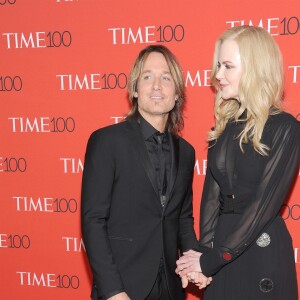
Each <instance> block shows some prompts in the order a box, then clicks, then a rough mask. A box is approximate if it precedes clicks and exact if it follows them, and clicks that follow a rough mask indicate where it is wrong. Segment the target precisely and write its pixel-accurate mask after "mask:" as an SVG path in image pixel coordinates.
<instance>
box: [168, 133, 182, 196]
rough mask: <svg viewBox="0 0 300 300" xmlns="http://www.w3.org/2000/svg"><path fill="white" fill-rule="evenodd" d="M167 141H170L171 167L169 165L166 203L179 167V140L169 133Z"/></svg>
mask: <svg viewBox="0 0 300 300" xmlns="http://www.w3.org/2000/svg"><path fill="white" fill-rule="evenodd" d="M169 141H170V149H171V157H172V165H171V172H170V179H169V183H168V189H167V201H168V200H169V199H170V197H171V194H172V191H173V187H174V183H175V180H176V177H177V173H178V166H179V138H178V136H175V135H172V134H171V133H170V132H169Z"/></svg>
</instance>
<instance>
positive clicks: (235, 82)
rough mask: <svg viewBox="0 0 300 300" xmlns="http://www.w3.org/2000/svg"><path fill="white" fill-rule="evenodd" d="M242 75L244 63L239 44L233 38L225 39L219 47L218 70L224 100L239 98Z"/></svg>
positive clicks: (217, 76)
mask: <svg viewBox="0 0 300 300" xmlns="http://www.w3.org/2000/svg"><path fill="white" fill-rule="evenodd" d="M241 75H242V64H241V58H240V50H239V46H238V44H237V42H236V41H235V40H233V39H228V40H225V41H223V42H222V44H221V46H220V49H219V57H218V72H217V75H216V78H217V79H218V80H219V85H220V90H221V95H222V98H223V99H224V100H227V99H237V100H239V82H240V79H241Z"/></svg>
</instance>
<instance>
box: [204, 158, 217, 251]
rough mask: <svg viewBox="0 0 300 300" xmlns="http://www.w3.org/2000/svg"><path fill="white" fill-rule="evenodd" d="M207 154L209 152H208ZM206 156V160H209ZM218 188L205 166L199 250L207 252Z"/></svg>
mask: <svg viewBox="0 0 300 300" xmlns="http://www.w3.org/2000/svg"><path fill="white" fill-rule="evenodd" d="M208 156H209V154H208ZM209 160H210V159H209V157H208V161H209ZM219 195H220V188H219V185H218V183H217V182H216V181H215V179H214V178H213V175H212V173H211V170H210V168H209V165H208V168H207V173H206V177H205V181H204V187H203V193H202V199H201V206H200V241H199V246H200V252H202V253H204V252H207V250H208V249H210V248H212V246H213V238H214V232H215V227H216V224H217V222H218V217H219V206H220V202H219Z"/></svg>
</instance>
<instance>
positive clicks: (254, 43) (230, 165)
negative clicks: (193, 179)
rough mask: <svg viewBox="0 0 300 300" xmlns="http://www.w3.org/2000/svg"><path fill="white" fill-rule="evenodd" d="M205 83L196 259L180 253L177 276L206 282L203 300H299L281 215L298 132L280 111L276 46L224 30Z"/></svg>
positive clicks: (257, 31) (299, 144)
mask: <svg viewBox="0 0 300 300" xmlns="http://www.w3.org/2000/svg"><path fill="white" fill-rule="evenodd" d="M211 80H212V84H213V86H214V87H215V89H216V98H215V120H216V123H215V128H214V129H213V130H212V131H211V132H210V133H209V142H210V146H209V151H208V166H209V167H208V171H207V175H206V179H205V184H204V190H203V195H202V202H201V214H200V234H201V238H200V241H199V243H200V248H201V249H200V251H201V253H199V252H198V253H197V252H195V251H189V252H187V253H185V255H184V256H182V257H181V259H180V260H179V261H178V262H177V265H178V268H177V273H179V274H180V275H181V276H183V275H185V274H188V273H189V274H190V276H192V275H193V274H194V273H193V272H203V274H204V275H205V276H212V278H213V279H212V282H211V284H210V285H209V286H208V287H207V288H206V290H205V297H204V299H205V300H245V299H251V300H253V299H255V300H260V299H272V300H277V299H278V300H282V299H289V300H297V299H298V297H297V280H296V272H295V262H294V257H293V247H292V241H291V237H290V235H289V233H288V231H287V228H286V226H285V223H284V221H283V219H282V218H281V217H280V215H279V211H280V208H281V205H282V204H283V202H284V200H285V198H286V195H287V193H288V191H289V189H290V187H291V185H292V182H293V178H294V175H295V171H296V169H297V166H298V164H299V153H300V126H299V123H298V122H297V120H296V119H295V118H294V117H292V116H291V115H290V114H288V113H286V112H283V110H282V98H283V66H282V57H281V53H280V50H279V48H278V46H277V44H276V42H275V41H274V40H273V39H272V37H271V36H270V35H269V33H268V32H266V31H265V30H264V29H262V28H258V27H250V26H241V27H234V28H231V29H229V30H227V31H226V32H225V33H223V34H222V35H221V37H220V38H219V39H218V41H217V43H216V48H215V54H214V61H213V70H212V76H211ZM207 283H209V282H207ZM207 283H205V282H204V283H203V285H202V286H201V287H205V286H206V284H207Z"/></svg>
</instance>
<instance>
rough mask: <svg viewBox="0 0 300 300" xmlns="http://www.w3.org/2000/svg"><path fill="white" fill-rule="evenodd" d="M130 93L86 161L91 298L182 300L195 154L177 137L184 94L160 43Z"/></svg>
mask: <svg viewBox="0 0 300 300" xmlns="http://www.w3.org/2000/svg"><path fill="white" fill-rule="evenodd" d="M128 92H129V100H130V102H131V105H132V107H131V110H130V112H129V114H128V116H127V118H126V120H125V121H124V122H122V123H119V124H115V125H112V126H108V127H106V128H102V129H99V130H97V131H95V132H94V133H93V134H92V135H91V137H90V139H89V142H88V146H87V151H86V156H85V165H84V174H83V186H82V233H83V238H84V242H85V246H86V251H87V256H88V259H89V262H90V265H91V268H92V271H93V277H94V284H93V290H92V296H91V297H92V299H93V300H95V299H111V300H112V299H116V300H117V299H118V300H119V299H120V300H121V299H122V300H128V299H132V300H142V299H147V300H152V299H155V300H158V299H161V300H168V299H170V300H179V299H184V292H183V289H182V287H181V282H180V278H179V277H178V276H177V275H176V274H175V268H176V260H177V259H178V254H179V251H178V250H179V249H180V250H181V251H184V250H189V249H197V240H196V236H195V233H194V229H193V223H194V222H193V216H192V179H193V170H194V160H195V152H194V149H193V147H192V146H191V145H190V144H189V143H187V142H186V141H185V140H184V139H182V138H181V137H179V136H178V135H177V133H178V132H179V131H180V130H181V129H182V128H183V117H182V108H183V104H184V100H185V95H184V82H183V78H182V71H181V68H180V65H179V63H178V62H177V60H176V58H175V56H174V55H173V54H172V53H171V52H170V51H169V50H168V49H167V48H166V47H164V46H160V45H152V46H149V47H147V48H145V49H143V50H142V51H141V52H140V54H139V56H138V57H137V59H136V61H135V63H134V65H133V67H132V70H131V74H130V79H129V85H128ZM198 275H199V274H198ZM198 275H197V276H198ZM199 276H200V275H199ZM203 278H204V279H203ZM203 278H202V279H203V280H206V277H204V276H203Z"/></svg>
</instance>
